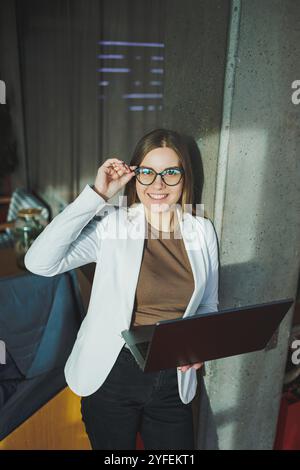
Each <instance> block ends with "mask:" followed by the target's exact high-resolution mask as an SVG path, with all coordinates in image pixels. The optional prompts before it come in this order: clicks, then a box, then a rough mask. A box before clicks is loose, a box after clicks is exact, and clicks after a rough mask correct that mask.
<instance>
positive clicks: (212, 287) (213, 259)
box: [197, 219, 219, 313]
mask: <svg viewBox="0 0 300 470" xmlns="http://www.w3.org/2000/svg"><path fill="white" fill-rule="evenodd" d="M205 222H206V242H207V247H208V252H209V268H208V277H207V283H206V286H205V290H204V294H203V297H202V299H201V303H200V305H199V307H198V309H197V313H210V312H217V311H218V305H219V251H218V240H217V235H216V232H215V229H214V226H213V224H212V222H211V221H210V220H209V219H205Z"/></svg>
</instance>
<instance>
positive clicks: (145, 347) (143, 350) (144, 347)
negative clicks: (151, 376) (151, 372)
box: [135, 341, 149, 359]
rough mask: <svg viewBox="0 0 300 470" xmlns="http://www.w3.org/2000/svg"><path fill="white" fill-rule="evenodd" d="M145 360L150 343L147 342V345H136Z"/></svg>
mask: <svg viewBox="0 0 300 470" xmlns="http://www.w3.org/2000/svg"><path fill="white" fill-rule="evenodd" d="M135 345H136V347H137V349H138V350H139V352H140V353H141V355H142V356H143V358H144V359H145V357H146V355H147V351H148V347H149V342H148V341H146V342H145V343H136V344H135Z"/></svg>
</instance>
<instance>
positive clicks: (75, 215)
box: [24, 184, 114, 277]
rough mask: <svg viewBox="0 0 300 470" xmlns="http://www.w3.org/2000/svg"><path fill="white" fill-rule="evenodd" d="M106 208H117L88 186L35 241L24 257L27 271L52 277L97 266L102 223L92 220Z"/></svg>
mask: <svg viewBox="0 0 300 470" xmlns="http://www.w3.org/2000/svg"><path fill="white" fill-rule="evenodd" d="M105 206H110V208H113V207H114V206H112V205H111V204H108V203H107V201H106V200H105V199H104V198H102V197H101V196H100V195H99V194H98V193H96V191H94V189H93V188H92V186H91V185H89V184H87V185H86V186H85V188H84V189H83V190H82V191H81V193H80V194H79V195H78V196H77V198H76V199H75V200H74V201H73V202H72V203H70V204H69V205H68V206H67V207H66V208H65V209H64V210H63V211H62V212H60V213H59V214H58V215H57V216H56V217H54V219H53V220H52V221H51V222H50V223H49V224H48V225H47V226H46V227H45V228H44V230H43V231H42V232H41V233H40V235H39V236H38V237H37V238H36V239H35V240H34V242H33V243H32V245H31V246H30V248H29V249H28V251H27V253H26V254H25V257H24V264H25V267H26V268H27V269H28V270H29V271H31V272H32V273H34V274H38V275H41V276H48V277H51V276H55V275H56V274H60V273H63V272H65V271H70V270H71V269H74V268H77V267H79V266H83V265H84V264H88V263H91V262H97V258H98V255H99V251H100V245H101V236H100V228H99V225H100V224H101V221H100V222H99V221H97V220H92V219H93V218H94V216H95V215H96V214H97V212H99V210H101V209H103V208H104V207H105Z"/></svg>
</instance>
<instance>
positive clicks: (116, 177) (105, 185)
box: [94, 158, 137, 200]
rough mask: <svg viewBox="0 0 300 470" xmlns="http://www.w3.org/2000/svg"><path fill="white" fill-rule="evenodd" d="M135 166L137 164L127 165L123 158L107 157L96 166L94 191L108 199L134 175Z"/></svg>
mask: <svg viewBox="0 0 300 470" xmlns="http://www.w3.org/2000/svg"><path fill="white" fill-rule="evenodd" d="M135 168H137V165H133V166H128V165H127V164H126V163H125V162H124V161H123V160H119V159H118V158H108V159H107V160H105V162H104V163H103V164H102V165H101V166H100V167H99V168H98V172H97V176H96V179H95V183H94V189H95V191H96V192H97V193H98V194H99V195H100V196H102V197H103V198H104V199H106V200H108V199H110V198H111V197H113V196H114V195H115V194H116V193H117V192H118V191H119V190H120V189H121V188H122V187H123V186H124V185H125V184H126V183H128V181H129V180H130V179H131V178H132V177H133V176H134V175H135V173H134V169H135Z"/></svg>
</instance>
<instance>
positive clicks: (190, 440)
mask: <svg viewBox="0 0 300 470" xmlns="http://www.w3.org/2000/svg"><path fill="white" fill-rule="evenodd" d="M81 414H82V420H83V422H84V424H85V428H86V432H87V434H88V437H89V440H90V443H91V446H92V449H93V450H96V449H110V450H122V449H135V448H136V435H137V432H138V431H139V432H140V434H141V437H142V439H143V443H144V447H145V449H152V450H156V449H169V450H172V449H192V450H193V449H194V448H195V447H194V428H193V413H192V402H190V403H188V404H184V403H183V402H182V401H181V399H180V396H179V392H178V383H177V370H176V368H173V369H166V370H162V371H159V372H143V371H142V370H141V369H140V367H139V366H138V364H137V363H136V361H135V359H134V357H133V356H132V354H131V352H130V351H129V349H127V348H126V347H125V346H124V347H123V349H122V350H121V352H120V354H119V356H118V358H117V360H116V362H115V364H114V366H113V368H112V370H111V371H110V373H109V375H108V376H107V378H106V380H105V381H104V383H103V384H102V386H101V387H100V388H99V389H98V390H97V391H96V392H95V393H93V394H92V395H89V396H87V397H82V398H81Z"/></svg>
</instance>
